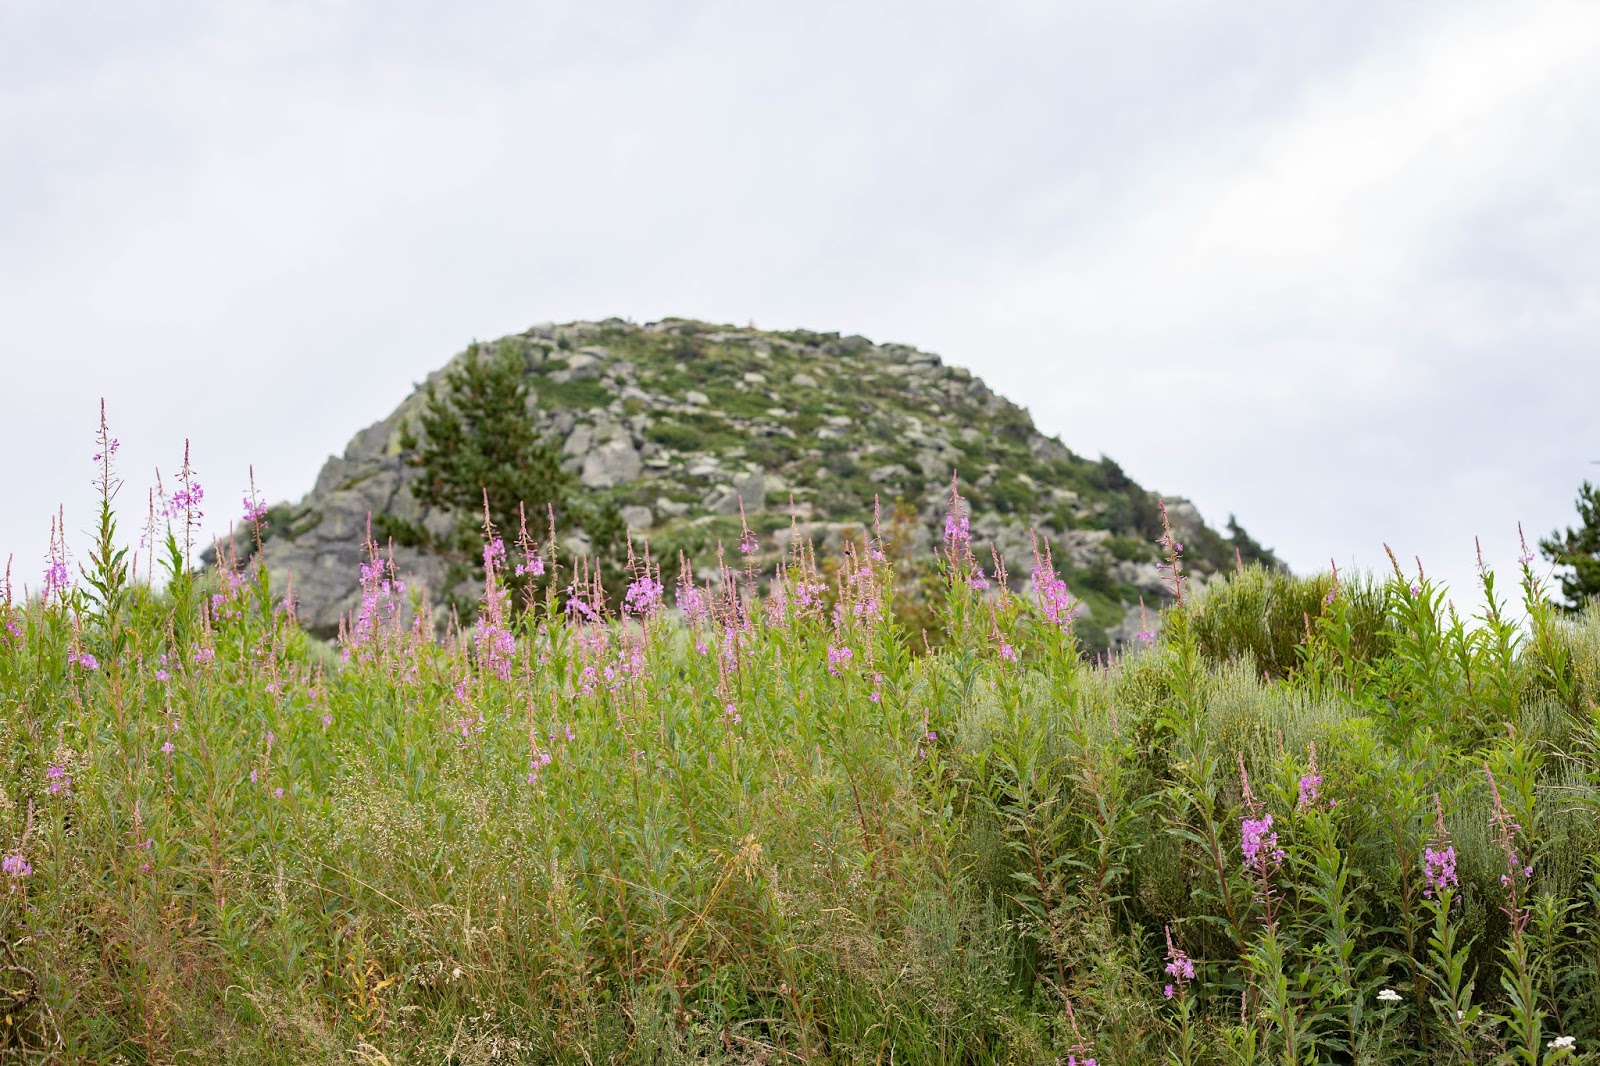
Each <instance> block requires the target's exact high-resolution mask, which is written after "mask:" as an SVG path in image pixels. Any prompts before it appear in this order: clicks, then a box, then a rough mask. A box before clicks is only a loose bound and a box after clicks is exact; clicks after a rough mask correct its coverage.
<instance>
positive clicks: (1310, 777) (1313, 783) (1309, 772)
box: [1295, 743, 1322, 811]
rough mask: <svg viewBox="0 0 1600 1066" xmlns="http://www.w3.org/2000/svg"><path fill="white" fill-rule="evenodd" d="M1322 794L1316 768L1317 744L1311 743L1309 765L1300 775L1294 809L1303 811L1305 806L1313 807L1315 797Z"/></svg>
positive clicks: (1319, 777)
mask: <svg viewBox="0 0 1600 1066" xmlns="http://www.w3.org/2000/svg"><path fill="white" fill-rule="evenodd" d="M1321 794H1322V774H1321V773H1320V772H1319V771H1318V770H1317V745H1316V744H1315V743H1313V744H1312V745H1311V765H1310V766H1309V767H1308V768H1307V769H1306V772H1305V773H1303V774H1301V775H1300V797H1299V799H1298V800H1297V801H1296V803H1295V810H1297V811H1303V810H1305V809H1306V808H1307V807H1315V806H1316V805H1317V798H1318V797H1319V796H1321Z"/></svg>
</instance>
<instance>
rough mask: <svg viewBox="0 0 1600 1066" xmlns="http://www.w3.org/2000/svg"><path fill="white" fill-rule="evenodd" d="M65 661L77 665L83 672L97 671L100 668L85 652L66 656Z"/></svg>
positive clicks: (98, 662) (96, 660)
mask: <svg viewBox="0 0 1600 1066" xmlns="http://www.w3.org/2000/svg"><path fill="white" fill-rule="evenodd" d="M67 661H68V662H70V663H77V664H78V665H79V666H81V667H83V668H84V669H85V670H98V669H99V668H100V661H99V660H98V659H96V658H95V657H94V656H93V655H90V654H89V653H88V652H86V651H78V652H73V653H72V654H71V655H69V656H67Z"/></svg>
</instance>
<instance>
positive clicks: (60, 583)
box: [40, 559, 72, 600]
mask: <svg viewBox="0 0 1600 1066" xmlns="http://www.w3.org/2000/svg"><path fill="white" fill-rule="evenodd" d="M71 584H72V575H71V574H69V573H68V572H67V563H66V560H65V559H52V560H50V565H49V567H47V568H46V569H45V572H44V588H43V589H42V591H41V593H40V595H41V596H42V597H43V598H44V599H46V600H48V599H49V598H50V597H51V596H54V595H56V594H57V593H61V592H65V591H67V588H68V587H69V586H70V585H71Z"/></svg>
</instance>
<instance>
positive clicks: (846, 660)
mask: <svg viewBox="0 0 1600 1066" xmlns="http://www.w3.org/2000/svg"><path fill="white" fill-rule="evenodd" d="M853 658H855V652H853V651H851V650H850V649H849V648H847V647H845V648H835V647H831V646H830V647H829V648H828V673H830V674H832V675H833V676H834V677H838V676H839V668H840V667H841V666H848V665H850V660H851V659H853Z"/></svg>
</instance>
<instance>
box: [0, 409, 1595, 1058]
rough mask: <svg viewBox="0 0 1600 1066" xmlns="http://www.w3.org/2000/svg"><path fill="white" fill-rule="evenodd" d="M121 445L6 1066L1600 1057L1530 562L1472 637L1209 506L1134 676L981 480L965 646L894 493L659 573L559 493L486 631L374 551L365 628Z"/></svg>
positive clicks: (33, 844)
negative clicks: (901, 536) (1012, 538)
mask: <svg viewBox="0 0 1600 1066" xmlns="http://www.w3.org/2000/svg"><path fill="white" fill-rule="evenodd" d="M116 451H117V442H116V440H115V438H114V437H113V436H112V435H111V434H110V432H109V430H108V429H107V428H106V427H105V425H104V423H103V422H102V426H101V429H100V433H99V435H98V439H97V448H96V450H95V452H96V454H95V458H94V461H93V464H92V465H93V467H94V470H95V473H96V477H97V482H98V484H99V486H100V490H101V506H100V508H99V514H98V521H97V523H96V524H95V526H94V527H93V530H92V534H91V537H92V542H93V543H92V544H91V546H90V547H89V548H88V549H87V550H86V551H85V552H84V553H83V554H82V555H81V556H80V557H79V558H78V559H74V558H73V557H71V556H69V554H68V548H67V538H66V534H65V530H66V528H67V525H66V521H65V516H63V515H59V514H58V515H57V516H56V518H55V520H54V527H55V532H54V535H53V536H52V539H51V548H50V553H49V557H48V559H46V560H45V561H44V563H43V565H42V567H40V568H38V569H35V568H34V567H32V566H30V567H27V568H15V567H8V570H7V576H6V579H5V583H4V585H3V587H0V592H3V596H0V1060H5V1061H12V1060H15V1061H55V1060H60V1061H106V1062H110V1061H129V1062H148V1063H158V1062H178V1061H185V1062H190V1061H206V1062H211V1061H217V1062H250V1063H257V1062H282V1063H303V1062H323V1061H326V1062H333V1061H339V1062H347V1061H360V1062H369V1063H379V1062H387V1063H402V1062H443V1061H448V1062H455V1063H480V1062H481V1063H490V1062H517V1061H530V1062H560V1063H573V1064H578V1063H584V1064H589V1063H596V1062H632V1061H640V1062H652V1063H674V1062H684V1063H687V1062H690V1061H693V1062H711V1061H717V1062H723V1061H726V1062H754V1061H762V1062H777V1061H807V1062H869V1061H870V1062H887V1061H898V1062H903V1063H950V1064H955V1063H990V1062H993V1063H1000V1062H1006V1063H1041V1064H1043V1063H1071V1062H1077V1063H1079V1064H1085V1063H1090V1062H1092V1063H1096V1064H1099V1066H1105V1064H1117V1063H1129V1064H1134V1063H1141V1064H1142V1063H1150V1062H1162V1061H1168V1062H1175V1063H1180V1064H1185V1066H1187V1064H1199V1063H1261V1064H1266V1063H1280V1062H1293V1063H1313V1062H1315V1063H1323V1062H1334V1063H1343V1062H1351V1063H1354V1062H1377V1061H1383V1062H1393V1063H1401V1064H1404V1063H1419V1064H1420V1063H1468V1062H1471V1063H1481V1062H1518V1063H1550V1062H1556V1061H1562V1060H1572V1061H1585V1060H1587V1061H1597V1059H1596V1056H1595V1052H1596V1048H1597V1046H1600V991H1597V989H1600V858H1597V857H1596V856H1597V854H1600V817H1597V810H1600V809H1597V805H1596V797H1597V795H1600V793H1597V788H1596V786H1597V783H1600V735H1597V730H1600V712H1597V709H1596V701H1597V699H1600V610H1596V609H1591V611H1590V612H1589V613H1588V614H1584V615H1581V616H1577V617H1568V616H1566V615H1563V614H1561V613H1560V612H1557V611H1556V610H1554V609H1553V608H1551V607H1550V605H1549V603H1548V598H1547V596H1546V594H1545V589H1544V586H1543V583H1542V579H1541V576H1540V575H1538V574H1536V573H1534V571H1533V570H1532V569H1531V557H1529V556H1527V553H1524V554H1525V558H1524V559H1523V560H1522V561H1521V562H1520V564H1519V566H1520V577H1521V582H1520V589H1521V594H1522V596H1521V598H1522V611H1521V613H1520V615H1519V617H1521V618H1525V619H1526V621H1525V622H1514V621H1512V620H1511V613H1510V612H1509V611H1508V610H1507V609H1506V608H1505V607H1504V605H1503V604H1502V602H1501V600H1500V598H1499V594H1498V591H1497V589H1496V587H1495V585H1494V575H1493V573H1492V572H1491V571H1490V570H1489V569H1488V568H1487V567H1484V568H1483V572H1482V582H1483V591H1484V596H1483V601H1484V602H1485V603H1486V605H1487V606H1486V608H1485V610H1484V611H1483V613H1482V614H1480V615H1479V616H1478V617H1476V618H1470V619H1464V618H1461V617H1460V616H1458V614H1457V613H1456V612H1455V610H1454V609H1453V608H1452V607H1451V605H1450V603H1449V599H1448V596H1447V595H1446V592H1445V590H1443V589H1441V588H1440V587H1438V586H1437V585H1436V584H1435V583H1434V582H1432V581H1431V580H1430V579H1428V578H1427V576H1426V575H1425V574H1424V573H1423V572H1422V571H1421V570H1420V568H1418V569H1416V570H1414V571H1412V570H1409V569H1406V568H1402V567H1401V566H1400V565H1399V564H1398V563H1396V564H1395V566H1394V567H1393V572H1392V573H1391V574H1388V575H1386V576H1384V577H1383V578H1381V579H1379V578H1375V577H1370V576H1364V575H1360V574H1336V575H1335V574H1325V575H1317V576H1312V577H1306V578H1297V577H1292V576H1289V575H1287V574H1283V573H1279V572H1272V571H1265V570H1260V569H1252V568H1247V567H1242V566H1241V567H1240V568H1239V571H1238V573H1236V574H1234V575H1231V576H1229V577H1227V578H1226V579H1218V580H1213V581H1211V582H1209V583H1207V584H1204V585H1202V584H1201V583H1200V582H1199V581H1197V580H1194V579H1192V578H1191V576H1190V575H1189V574H1188V573H1187V571H1186V568H1185V566H1184V562H1183V546H1182V544H1181V540H1180V537H1179V536H1178V535H1177V534H1176V533H1175V532H1174V531H1173V530H1171V529H1170V528H1169V529H1168V531H1167V534H1166V536H1165V538H1164V548H1165V555H1166V558H1165V562H1164V563H1163V567H1164V570H1163V574H1164V576H1165V578H1166V580H1167V582H1168V584H1169V590H1168V591H1169V594H1168V596H1167V597H1166V601H1165V604H1164V605H1163V606H1161V607H1160V609H1159V610H1157V609H1156V608H1157V605H1155V604H1152V605H1151V609H1150V610H1149V611H1148V612H1144V611H1141V609H1140V606H1139V605H1130V608H1129V613H1130V624H1129V627H1128V629H1129V632H1130V633H1134V632H1135V627H1136V631H1137V634H1138V635H1137V636H1133V637H1132V638H1131V639H1130V640H1129V641H1128V643H1127V645H1126V648H1125V650H1124V651H1123V652H1121V653H1120V654H1116V655H1113V656H1110V657H1109V658H1106V657H1102V658H1098V659H1093V660H1091V659H1088V658H1087V657H1085V656H1084V655H1082V654H1081V653H1080V649H1079V645H1078V643H1077V641H1076V640H1075V637H1074V619H1075V617H1076V614H1077V604H1076V600H1075V598H1074V596H1073V594H1072V592H1071V588H1070V586H1069V583H1068V581H1069V578H1070V573H1071V572H1070V570H1065V568H1063V567H1058V565H1057V562H1056V557H1055V556H1054V555H1053V554H1052V546H1051V544H1050V543H1049V541H1048V539H1047V538H1046V537H1044V536H1043V535H1040V536H1038V537H1037V538H1036V540H1035V546H1034V550H1033V552H1032V558H1031V559H1029V560H1006V559H1002V558H1000V557H999V556H998V554H996V553H995V552H994V551H993V550H992V548H990V547H989V546H988V545H986V544H979V543H975V540H974V534H973V530H972V528H971V524H970V522H969V520H968V517H967V510H966V505H965V502H964V500H963V499H962V496H961V491H960V490H961V484H960V483H959V482H957V481H952V486H951V494H950V500H949V506H948V514H947V516H946V517H945V519H944V522H943V526H942V529H940V530H937V531H936V547H935V552H936V556H937V557H936V561H935V563H934V564H932V565H930V566H929V567H928V569H929V570H930V571H931V572H934V573H936V574H937V575H938V582H939V585H940V587H941V589H942V591H941V592H940V593H939V595H938V596H937V597H936V598H935V601H934V609H935V610H936V611H937V612H938V615H939V619H938V620H939V631H940V632H941V633H942V634H945V639H944V641H943V642H942V643H941V644H939V645H938V647H936V648H934V647H930V646H928V644H927V643H925V642H920V641H919V642H915V643H914V642H913V640H912V639H911V637H910V636H909V635H908V634H907V633H906V632H905V631H904V630H903V629H902V628H901V627H900V625H899V624H898V623H897V622H896V621H895V618H896V615H895V613H894V611H893V606H894V598H895V596H896V592H897V584H896V578H895V565H894V562H893V560H895V559H896V558H900V557H902V556H901V555H900V554H898V553H900V552H902V550H903V545H895V544H892V543H890V538H888V537H886V536H885V534H884V532H883V530H882V529H881V528H880V526H879V525H878V523H876V522H874V523H873V524H872V527H871V529H869V530H863V531H862V532H861V534H859V535H858V536H856V537H855V538H854V539H851V538H846V539H845V541H844V543H843V544H842V545H841V546H840V547H839V548H837V549H836V550H833V551H831V552H829V553H826V557H825V558H821V559H819V557H818V552H817V551H816V550H815V548H814V547H813V546H812V545H811V544H810V543H809V542H808V541H807V540H806V538H805V537H803V536H801V535H800V531H799V529H798V528H797V527H796V528H792V529H791V531H790V536H789V538H788V539H787V540H786V541H785V542H784V543H783V547H782V550H781V551H780V550H778V549H777V546H776V545H774V544H772V543H769V542H764V540H763V538H762V537H760V536H758V535H757V534H756V533H754V532H752V531H750V530H749V528H748V526H745V527H743V528H744V532H742V534H741V536H740V539H739V541H738V543H737V544H735V545H732V546H730V549H729V550H728V552H727V553H726V554H721V553H719V555H718V556H717V558H716V561H715V563H714V564H713V565H712V566H711V567H709V568H707V569H706V570H705V573H704V574H697V573H696V572H695V570H694V568H693V567H691V566H690V565H689V562H688V560H686V559H682V558H679V559H676V560H670V561H669V565H668V566H667V567H664V566H663V565H662V562H660V561H658V560H656V559H655V558H654V557H653V556H652V555H651V553H650V550H649V547H648V545H646V544H643V543H639V544H635V545H634V546H633V548H632V550H631V551H630V552H629V553H628V563H627V572H626V574H624V575H621V580H620V581H619V580H617V579H616V576H615V575H605V574H601V573H600V572H598V570H597V568H596V567H595V566H594V565H593V564H591V563H589V562H587V561H585V560H583V559H581V558H579V559H563V558H560V557H559V556H558V555H557V554H556V552H555V545H556V543H557V540H556V536H555V533H556V531H555V530H554V529H553V528H546V529H540V530H538V531H537V536H536V535H535V534H534V533H533V532H530V522H529V518H530V516H528V515H525V514H519V515H518V519H519V521H518V525H519V528H517V529H514V530H507V529H501V528H497V526H496V524H495V521H494V520H493V519H492V518H489V517H485V518H484V519H483V521H482V561H483V569H484V574H485V581H484V585H483V589H482V594H481V596H480V601H479V604H478V608H477V611H476V614H475V617H473V618H471V619H466V618H463V619H460V620H451V621H449V622H446V623H443V624H436V621H435V620H436V618H439V617H444V615H443V613H441V612H437V611H435V609H434V608H433V607H432V606H431V605H430V604H429V602H428V599H427V590H426V589H425V588H423V587H422V586H420V585H418V584H415V583H413V582H411V581H409V580H408V579H407V576H406V575H404V574H401V573H398V572H396V569H395V566H394V562H393V559H392V557H391V555H390V552H389V550H388V547H387V546H386V545H383V544H379V543H375V542H371V538H370V537H369V545H368V550H367V553H366V556H365V558H364V559H363V560H362V562H361V564H360V571H359V575H357V576H359V579H360V593H359V597H358V599H357V600H356V602H355V604H354V606H353V608H352V610H351V612H350V615H349V617H348V618H347V620H346V622H345V625H344V627H343V631H342V634H341V636H340V637H339V639H338V641H336V642H335V643H334V644H333V645H331V646H330V645H326V644H323V643H321V642H319V641H316V640H314V639H312V638H310V637H309V636H308V635H307V634H305V633H304V632H303V631H302V630H301V629H300V628H299V627H298V626H297V625H296V623H295V618H294V599H293V593H292V589H284V588H273V587H270V585H269V582H268V579H267V576H266V574H265V573H264V572H263V571H262V570H261V569H260V567H259V565H257V564H256V563H254V562H253V561H252V560H253V556H252V560H247V561H245V562H244V563H241V562H240V561H239V560H238V559H237V558H235V557H233V556H232V555H231V554H230V553H229V552H228V551H225V550H224V551H220V552H219V553H218V561H217V563H216V565H215V566H214V567H211V568H209V569H207V570H204V571H197V570H195V569H194V568H193V564H192V560H193V558H194V548H195V543H194V541H195V537H196V536H197V530H198V529H199V523H200V520H201V517H200V511H201V509H202V508H203V507H204V506H206V505H207V504H208V503H212V502H213V501H215V500H217V499H225V498H231V497H229V496H228V495H227V494H226V493H224V494H222V495H216V494H212V495H210V496H208V495H207V494H206V492H205V490H204V489H203V488H202V486H201V479H200V476H199V474H198V473H197V472H196V470H195V469H194V468H193V467H192V466H191V465H190V463H189V462H188V460H187V459H186V460H185V462H184V463H183V465H182V467H181V468H180V474H179V476H178V477H177V479H176V480H175V481H174V482H172V489H173V491H172V492H171V493H170V494H162V493H159V492H157V493H152V494H151V496H150V497H149V500H148V504H147V505H146V501H143V500H141V501H140V502H141V507H140V510H141V511H143V512H145V513H143V514H140V515H139V516H138V517H139V518H140V519H141V524H142V525H143V526H144V527H145V530H144V532H145V539H144V540H143V541H142V542H141V543H140V544H139V545H138V546H137V547H136V548H132V547H130V548H124V547H122V546H121V544H120V540H119V535H118V534H119V526H118V514H117V510H116V507H115V503H116V499H117V489H118V485H119V482H118V480H117V477H116V471H115V466H114V460H115V455H116ZM531 517H534V518H535V520H536V521H535V524H536V525H545V526H547V527H548V526H550V525H551V523H549V522H548V521H546V522H538V521H537V519H538V518H540V517H543V518H545V519H548V518H549V515H548V514H546V515H545V516H531ZM238 520H239V521H240V522H242V523H244V524H245V525H246V526H252V527H254V526H258V525H259V523H261V522H262V521H263V509H262V508H261V506H260V503H259V501H258V499H257V497H256V495H255V493H254V491H253V489H247V490H246V491H245V492H244V494H243V507H242V513H241V514H240V515H239V516H238ZM230 542H231V541H230ZM1008 565H1010V566H1011V567H1013V568H1014V570H1015V573H1012V572H1008V569H1007V567H1008ZM141 566H142V572H141ZM664 571H665V572H664ZM24 574H25V576H23V575H24ZM13 582H15V584H13ZM619 588H620V589H622V590H623V591H622V592H621V594H620V595H619V594H617V593H616V592H615V590H616V589H619ZM608 589H610V590H613V591H611V592H609V593H608ZM1285 605H1288V606H1285ZM1290 607H1292V608H1293V609H1292V610H1291V609H1290Z"/></svg>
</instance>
